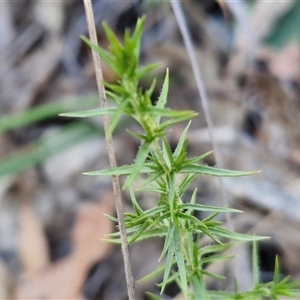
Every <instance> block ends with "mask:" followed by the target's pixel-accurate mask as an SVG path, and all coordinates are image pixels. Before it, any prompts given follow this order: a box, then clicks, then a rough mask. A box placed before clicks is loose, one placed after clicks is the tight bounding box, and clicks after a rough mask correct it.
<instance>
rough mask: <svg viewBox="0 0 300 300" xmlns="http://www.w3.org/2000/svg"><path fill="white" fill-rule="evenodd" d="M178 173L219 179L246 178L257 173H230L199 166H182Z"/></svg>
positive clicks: (229, 171) (224, 170)
mask: <svg viewBox="0 0 300 300" xmlns="http://www.w3.org/2000/svg"><path fill="white" fill-rule="evenodd" d="M180 173H197V174H204V175H210V176H219V177H238V176H248V175H253V174H256V173H258V171H250V172H242V171H232V170H226V169H219V168H214V167H208V166H201V165H195V164H193V165H191V166H182V168H180Z"/></svg>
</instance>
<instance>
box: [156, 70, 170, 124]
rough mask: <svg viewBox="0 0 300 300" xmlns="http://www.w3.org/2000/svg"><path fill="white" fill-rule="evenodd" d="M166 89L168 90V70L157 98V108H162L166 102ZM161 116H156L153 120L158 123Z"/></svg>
mask: <svg viewBox="0 0 300 300" xmlns="http://www.w3.org/2000/svg"><path fill="white" fill-rule="evenodd" d="M168 91H169V70H167V72H166V76H165V80H164V83H163V87H162V91H161V94H160V96H159V98H158V100H157V103H156V107H157V108H164V107H165V105H166V103H167V97H168ZM160 119H161V117H160V116H158V117H156V118H155V121H156V122H157V124H159V123H160Z"/></svg>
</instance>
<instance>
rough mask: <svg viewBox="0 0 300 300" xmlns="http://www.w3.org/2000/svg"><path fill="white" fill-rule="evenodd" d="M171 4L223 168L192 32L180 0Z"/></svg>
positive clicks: (228, 217)
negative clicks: (191, 35)
mask: <svg viewBox="0 0 300 300" xmlns="http://www.w3.org/2000/svg"><path fill="white" fill-rule="evenodd" d="M171 5H172V8H173V11H174V14H175V17H176V20H177V23H178V26H179V29H180V31H181V34H182V37H183V41H184V44H185V47H186V50H187V52H188V56H189V58H190V62H191V65H192V70H193V73H194V76H195V80H196V84H197V88H198V92H199V95H200V100H201V106H202V109H203V111H204V116H205V119H206V123H207V127H208V134H209V138H210V140H211V144H212V148H213V151H214V155H215V159H216V164H217V166H218V167H219V168H222V167H223V162H222V158H221V155H220V152H219V149H218V146H217V143H216V141H215V139H214V135H213V122H212V119H211V116H210V112H209V105H208V97H207V93H206V89H205V87H204V84H203V80H202V76H201V72H200V68H199V64H198V62H197V59H196V55H195V51H194V47H193V43H192V39H191V37H190V33H189V30H188V27H187V24H186V20H185V17H184V14H183V12H182V8H181V5H180V1H178V0H171ZM218 182H219V186H220V192H221V199H222V202H223V205H224V206H228V201H227V199H226V195H225V189H224V183H223V180H222V178H221V177H218ZM226 219H227V222H228V224H229V226H230V227H231V229H233V225H232V222H231V219H230V215H229V214H226Z"/></svg>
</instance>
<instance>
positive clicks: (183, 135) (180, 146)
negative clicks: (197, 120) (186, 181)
mask: <svg viewBox="0 0 300 300" xmlns="http://www.w3.org/2000/svg"><path fill="white" fill-rule="evenodd" d="M190 125H191V121H189V123H188V125H187V126H186V127H185V129H184V130H183V132H182V134H181V136H180V139H179V142H178V144H177V147H176V149H175V151H174V154H173V156H174V160H176V159H177V158H178V156H179V154H180V153H181V151H182V147H183V145H184V142H185V140H186V134H187V131H188V129H189V128H190Z"/></svg>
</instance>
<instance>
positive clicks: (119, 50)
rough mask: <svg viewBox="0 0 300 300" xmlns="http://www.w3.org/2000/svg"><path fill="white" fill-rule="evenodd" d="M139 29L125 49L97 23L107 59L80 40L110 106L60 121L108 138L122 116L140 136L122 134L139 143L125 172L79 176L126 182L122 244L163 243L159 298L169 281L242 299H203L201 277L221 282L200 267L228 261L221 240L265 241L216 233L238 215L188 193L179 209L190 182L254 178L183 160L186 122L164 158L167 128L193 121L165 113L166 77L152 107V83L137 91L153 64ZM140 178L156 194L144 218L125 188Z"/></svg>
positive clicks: (197, 293)
mask: <svg viewBox="0 0 300 300" xmlns="http://www.w3.org/2000/svg"><path fill="white" fill-rule="evenodd" d="M144 21H145V18H141V19H139V20H138V23H137V26H136V29H135V31H134V33H133V34H132V35H130V32H129V31H128V30H127V31H126V32H125V36H124V45H122V44H121V42H120V41H119V40H118V39H117V37H116V36H115V34H114V33H113V32H112V30H111V29H110V28H109V27H108V26H107V25H106V24H105V23H104V29H105V32H106V35H107V37H108V40H109V42H110V49H109V52H107V51H105V50H103V49H102V48H100V47H98V46H96V45H95V44H93V43H92V42H90V41H89V40H88V39H87V38H85V37H83V39H84V41H85V42H86V43H87V44H88V45H89V46H90V47H91V48H92V49H93V50H94V51H96V52H97V53H98V54H99V55H100V56H101V57H102V58H103V59H104V60H106V62H107V63H108V64H109V65H110V67H111V68H112V69H113V70H114V71H115V72H116V74H117V75H118V76H119V80H118V81H117V83H115V84H109V83H104V85H105V87H106V88H107V91H106V94H107V95H108V96H109V97H110V98H112V99H113V100H114V101H115V102H116V104H117V106H116V107H108V108H106V107H103V108H99V109H94V110H89V111H82V112H74V113H65V114H63V115H64V116H71V117H91V116H103V115H110V116H111V118H112V122H111V126H110V128H109V129H108V132H107V134H108V135H109V136H110V135H111V134H112V133H113V132H114V129H115V128H116V127H117V125H118V123H119V121H120V118H121V116H123V115H128V116H130V117H131V118H132V119H133V120H135V121H136V122H137V123H138V124H139V125H140V129H141V131H140V132H132V131H129V130H128V132H129V134H131V135H132V136H133V137H135V138H137V139H139V140H140V143H141V144H140V147H139V150H138V153H137V156H136V159H135V161H134V163H133V164H132V165H127V166H121V167H115V168H110V169H105V170H99V171H94V172H89V173H86V174H88V175H96V176H120V175H125V176H127V179H126V181H125V184H124V186H123V188H127V189H129V192H130V195H131V201H132V205H133V209H134V213H125V226H126V234H127V237H128V243H129V244H131V243H133V242H137V241H141V240H143V239H148V238H153V237H162V238H164V247H163V250H162V253H161V258H162V257H166V262H165V264H164V266H163V268H161V270H162V272H163V281H162V283H161V284H160V286H161V290H162V291H163V290H164V288H165V287H166V285H167V284H168V283H170V282H171V281H176V282H177V283H178V285H179V286H180V288H181V290H182V291H183V293H184V295H185V298H186V299H211V298H213V297H221V298H223V299H225V298H226V297H231V299H246V298H243V297H244V296H243V295H244V294H239V293H235V294H230V293H226V292H224V293H223V294H222V292H220V293H213V292H210V291H208V290H207V289H206V285H205V281H204V276H212V277H214V278H220V277H221V276H219V275H217V274H212V273H209V272H207V271H206V270H205V268H204V265H205V264H207V263H210V262H213V261H217V260H223V259H230V258H231V256H226V255H222V254H219V253H220V252H222V251H224V250H225V249H226V248H228V247H229V246H230V244H229V243H225V242H224V241H225V240H228V239H229V240H237V241H257V240H261V239H264V238H265V237H258V236H250V235H245V234H240V233H237V232H234V231H230V230H228V229H225V228H223V227H222V223H221V222H218V221H216V220H215V217H216V216H217V215H218V214H219V213H238V212H240V211H238V210H236V209H232V208H227V207H215V206H207V205H201V204H198V203H197V202H196V199H197V190H195V191H194V193H193V195H192V197H191V199H190V201H188V202H184V201H183V200H182V199H183V196H184V194H185V192H186V191H187V189H188V188H189V186H190V184H191V183H192V181H193V180H194V179H195V177H196V176H197V175H199V174H202V175H208V176H221V177H234V176H246V175H251V174H254V173H256V172H239V171H231V170H224V169H219V168H215V167H209V166H206V165H204V164H201V162H202V161H203V159H204V158H205V157H207V156H208V155H210V154H211V152H207V153H204V154H202V155H199V156H197V157H192V158H188V157H187V147H188V139H187V138H186V136H187V132H188V129H189V127H190V122H189V123H188V125H187V126H186V128H185V129H184V131H183V132H182V135H181V137H180V140H179V142H178V144H177V146H176V148H175V150H174V151H172V150H171V146H170V144H169V143H168V140H167V138H166V133H167V132H168V130H169V129H170V127H171V126H172V125H174V124H176V123H178V122H182V121H187V120H190V119H192V118H193V117H194V116H196V113H195V112H193V111H176V110H172V109H168V108H166V102H167V96H168V89H169V74H168V71H167V72H166V76H165V80H164V83H163V87H162V91H161V94H160V96H159V98H158V100H157V101H156V103H155V104H153V103H152V101H151V97H152V94H153V91H154V88H155V84H156V82H155V80H153V83H152V85H151V87H150V88H149V89H148V90H145V91H144V90H143V89H141V88H140V87H139V80H140V79H141V78H142V77H144V76H145V75H146V74H148V73H149V72H150V71H151V70H153V69H155V68H156V67H157V66H158V65H157V64H155V65H150V66H146V67H141V66H140V65H139V52H140V41H141V37H142V32H143V27H144ZM142 174H143V176H141V177H142V178H143V181H144V183H143V185H142V186H141V187H140V188H139V190H141V191H147V192H153V193H156V194H157V204H156V206H155V207H152V208H150V209H146V210H144V209H143V208H142V207H141V206H140V205H139V203H138V201H137V199H136V196H135V193H134V189H133V187H132V184H133V181H134V180H135V179H136V177H137V176H139V175H142ZM196 211H206V212H210V213H211V214H210V216H208V217H206V218H205V219H202V220H200V219H198V218H196V217H195V216H194V212H196ZM110 218H111V219H112V220H113V221H115V222H117V223H118V222H119V221H118V219H117V218H114V217H111V216H110ZM203 236H208V237H210V238H211V240H212V241H213V244H212V245H209V246H206V247H202V248H201V247H199V241H200V239H201V238H202V237H203ZM109 241H111V242H115V243H119V242H120V233H119V232H117V233H115V234H111V235H110V237H109ZM189 286H191V287H192V289H190V288H189ZM277 286H278V282H277ZM257 290H258V285H255V286H254V290H253V293H252V294H251V296H252V295H254V294H255V293H256V294H255V295H262V296H264V295H265V294H262V293H261V294H259V293H258V292H257ZM275 294H276V292H275ZM241 295H242V296H241ZM249 295H250V294H249ZM152 297H154V298H155V299H157V296H154V295H152ZM239 297H242V298H239ZM259 297H260V296H259ZM248 299H250V298H248ZM257 299H261V298H257ZM274 299H276V298H274Z"/></svg>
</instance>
